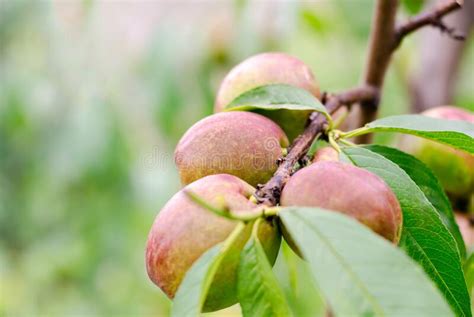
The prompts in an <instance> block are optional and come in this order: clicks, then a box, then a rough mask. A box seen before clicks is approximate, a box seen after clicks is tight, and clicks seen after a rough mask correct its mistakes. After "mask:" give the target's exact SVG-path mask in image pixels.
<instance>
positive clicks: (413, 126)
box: [346, 114, 474, 154]
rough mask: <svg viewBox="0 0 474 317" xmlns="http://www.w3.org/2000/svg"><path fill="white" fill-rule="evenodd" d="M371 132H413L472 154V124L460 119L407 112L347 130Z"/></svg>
mask: <svg viewBox="0 0 474 317" xmlns="http://www.w3.org/2000/svg"><path fill="white" fill-rule="evenodd" d="M372 132H401V133H406V134H413V135H416V136H420V137H423V138H426V139H431V140H433V141H436V142H440V143H444V144H447V145H450V146H452V147H455V148H458V149H461V150H464V151H466V152H468V153H472V154H474V124H473V123H470V122H466V121H461V120H443V119H436V118H431V117H427V116H422V115H415V114H407V115H399V116H391V117H386V118H382V119H378V120H375V121H373V122H370V123H368V124H367V125H366V126H365V127H363V128H360V129H357V130H354V131H351V132H349V133H348V134H347V135H346V137H353V136H357V135H362V134H366V133H372Z"/></svg>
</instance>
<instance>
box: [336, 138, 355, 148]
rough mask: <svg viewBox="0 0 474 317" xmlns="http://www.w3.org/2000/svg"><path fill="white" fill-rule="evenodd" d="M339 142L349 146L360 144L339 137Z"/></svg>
mask: <svg viewBox="0 0 474 317" xmlns="http://www.w3.org/2000/svg"><path fill="white" fill-rule="evenodd" d="M339 142H341V143H342V144H344V145H347V146H350V147H356V146H358V145H357V144H355V143H353V142H351V141H349V140H345V139H339Z"/></svg>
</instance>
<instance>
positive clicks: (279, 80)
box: [214, 52, 320, 140]
mask: <svg viewBox="0 0 474 317" xmlns="http://www.w3.org/2000/svg"><path fill="white" fill-rule="evenodd" d="M270 84H287V85H292V86H296V87H299V88H302V89H305V90H307V91H309V92H310V93H311V94H312V95H314V96H315V97H316V98H318V99H319V98H320V91H319V84H318V82H317V81H316V78H315V76H314V74H313V72H312V71H311V69H310V68H309V67H308V66H307V65H306V64H305V63H304V62H302V61H301V60H299V59H298V58H296V57H293V56H291V55H288V54H284V53H278V52H270V53H262V54H258V55H255V56H252V57H249V58H247V59H246V60H244V61H243V62H241V63H240V64H238V65H237V66H235V67H234V68H233V69H232V70H231V71H230V72H229V73H228V75H227V76H226V77H225V78H224V80H223V81H222V84H221V86H220V88H219V90H218V92H217V96H216V101H215V104H214V111H215V112H220V111H223V110H224V109H225V108H226V106H227V105H228V104H230V103H231V102H232V101H233V100H234V99H235V98H236V97H238V96H239V95H240V94H242V93H244V92H245V91H247V90H251V89H253V88H256V87H259V86H263V85H270ZM260 113H261V114H264V115H265V116H267V117H269V118H271V119H272V120H274V121H275V122H277V123H278V124H279V125H280V126H281V127H282V128H283V130H284V131H285V132H286V134H287V135H288V137H289V138H290V140H293V139H294V138H295V137H296V136H298V135H299V134H300V133H301V132H302V131H303V129H304V127H305V124H306V121H307V119H308V116H309V114H310V113H311V111H292V110H275V111H261V112H260Z"/></svg>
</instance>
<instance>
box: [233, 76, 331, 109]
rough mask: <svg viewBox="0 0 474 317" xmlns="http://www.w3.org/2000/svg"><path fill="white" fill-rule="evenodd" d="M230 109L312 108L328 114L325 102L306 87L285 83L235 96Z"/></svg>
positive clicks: (262, 87)
mask: <svg viewBox="0 0 474 317" xmlns="http://www.w3.org/2000/svg"><path fill="white" fill-rule="evenodd" d="M226 109H228V110H244V111H248V110H255V109H262V110H279V109H288V110H311V111H317V112H321V113H324V114H326V115H327V112H326V108H325V107H324V106H323V104H322V103H321V102H320V101H319V100H318V99H317V98H316V97H314V96H313V95H312V94H311V93H310V92H308V91H307V90H305V89H302V88H298V87H295V86H290V85H284V84H273V85H266V86H260V87H257V88H254V89H251V90H249V91H247V92H244V93H243V94H241V95H240V96H238V97H237V98H235V99H234V100H233V101H232V102H231V103H230V104H229V105H227V106H226Z"/></svg>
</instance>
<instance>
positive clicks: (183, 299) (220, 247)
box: [171, 223, 245, 317]
mask: <svg viewBox="0 0 474 317" xmlns="http://www.w3.org/2000/svg"><path fill="white" fill-rule="evenodd" d="M244 228H245V225H244V224H243V223H239V224H238V225H237V226H236V228H235V229H234V231H232V233H231V234H230V236H229V237H228V238H227V240H225V242H224V243H220V244H217V245H215V246H214V247H212V248H211V249H209V250H208V251H206V252H205V253H204V254H203V255H202V256H201V257H200V258H199V259H198V260H197V261H196V262H195V263H194V264H193V265H192V266H191V268H190V269H189V271H188V272H187V273H186V276H185V277H184V280H183V281H182V282H181V285H180V286H179V288H178V291H177V293H176V296H175V298H174V301H173V307H172V311H171V316H172V317H195V316H199V314H200V313H201V310H202V307H203V305H204V302H205V301H206V296H207V293H208V291H209V287H210V286H211V284H212V280H213V279H214V276H215V274H216V272H217V270H218V268H219V265H220V263H221V262H222V260H223V259H224V257H225V256H226V254H227V251H229V249H230V247H231V246H232V244H233V243H234V242H235V241H236V239H237V238H238V237H239V235H240V234H241V233H242V231H243V230H244Z"/></svg>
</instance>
